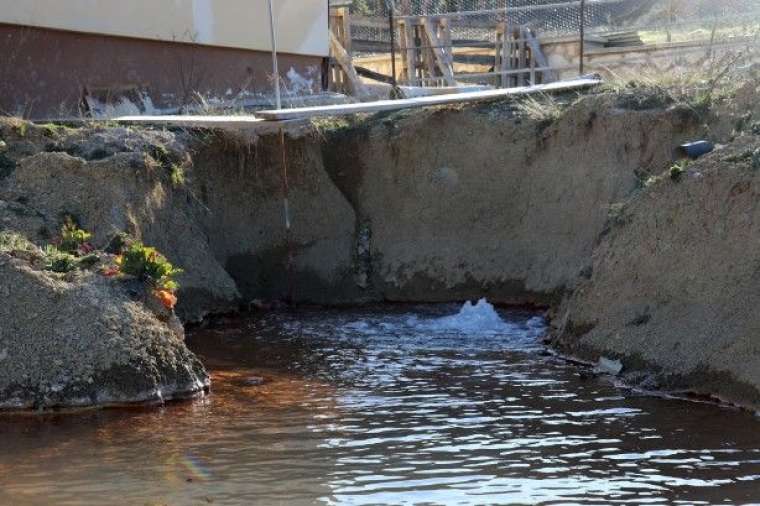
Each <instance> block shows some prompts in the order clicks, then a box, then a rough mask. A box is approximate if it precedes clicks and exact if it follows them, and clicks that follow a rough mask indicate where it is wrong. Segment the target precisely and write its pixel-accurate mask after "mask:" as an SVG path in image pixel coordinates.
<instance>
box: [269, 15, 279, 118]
mask: <svg viewBox="0 0 760 506" xmlns="http://www.w3.org/2000/svg"><path fill="white" fill-rule="evenodd" d="M268 2H269V33H270V35H271V37H272V73H273V74H274V76H273V78H274V100H275V104H276V106H277V110H280V109H282V102H281V101H280V70H279V69H278V67H277V27H276V25H275V23H274V9H272V0H268Z"/></svg>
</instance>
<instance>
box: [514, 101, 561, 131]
mask: <svg viewBox="0 0 760 506" xmlns="http://www.w3.org/2000/svg"><path fill="white" fill-rule="evenodd" d="M515 109H517V112H518V113H519V114H521V115H523V116H525V117H527V118H530V119H532V120H534V121H536V122H538V123H543V124H550V123H553V122H555V121H557V120H558V119H559V118H560V117H561V116H562V110H563V107H562V104H560V103H559V102H558V101H557V99H556V98H555V97H553V96H551V95H547V94H545V93H541V94H538V95H527V96H525V97H522V98H520V99H518V100H517V101H515Z"/></svg>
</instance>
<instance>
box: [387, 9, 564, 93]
mask: <svg viewBox="0 0 760 506" xmlns="http://www.w3.org/2000/svg"><path fill="white" fill-rule="evenodd" d="M461 14H462V13H460V15H461ZM455 19H458V18H456V17H455ZM451 27H452V25H451V19H450V18H448V17H446V16H441V15H436V16H403V17H400V18H399V19H398V20H397V30H398V33H399V41H400V54H401V80H402V81H403V82H404V83H405V84H408V85H410V86H456V85H457V80H458V79H460V80H462V81H467V80H473V79H481V80H489V81H491V83H492V84H493V85H495V86H496V87H499V88H510V87H515V86H528V85H534V84H543V83H549V82H551V81H553V80H554V75H553V72H552V69H551V68H550V67H549V65H548V63H547V60H546V58H545V56H544V54H543V53H542V51H541V44H540V42H539V41H538V39H537V38H536V35H535V33H534V32H533V30H531V29H530V28H528V27H526V26H517V27H510V26H508V25H507V24H506V23H504V22H502V23H499V24H498V25H496V27H495V28H496V44H495V47H494V46H493V45H491V46H490V47H492V48H493V53H492V54H493V55H494V56H493V59H492V61H493V68H492V69H490V70H489V71H488V72H481V73H456V71H455V69H454V62H455V48H456V47H484V48H487V47H488V44H487V43H486V45H485V46H484V45H483V44H482V43H478V44H474V45H473V44H472V43H469V44H468V43H464V44H455V43H453V42H452V38H451Z"/></svg>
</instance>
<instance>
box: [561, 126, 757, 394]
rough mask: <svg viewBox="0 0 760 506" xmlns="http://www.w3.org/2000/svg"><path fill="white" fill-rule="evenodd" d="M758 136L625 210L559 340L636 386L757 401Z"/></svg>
mask: <svg viewBox="0 0 760 506" xmlns="http://www.w3.org/2000/svg"><path fill="white" fill-rule="evenodd" d="M758 148H760V138H758V137H755V136H747V137H741V138H739V139H737V140H736V141H735V142H733V143H731V144H730V145H729V146H727V147H725V148H724V149H721V150H718V151H716V152H714V153H712V154H710V155H708V156H707V157H705V158H703V159H700V160H699V161H697V162H695V163H693V164H691V165H690V166H689V167H688V169H687V171H686V172H685V173H684V174H683V175H681V176H680V177H676V178H670V177H663V178H660V179H658V180H656V181H653V182H652V183H651V184H650V185H648V186H647V188H645V189H644V190H643V191H642V192H641V193H640V194H638V195H636V196H635V197H634V198H632V199H631V200H630V201H629V202H628V203H627V204H626V205H625V206H624V207H621V208H620V209H618V212H617V215H616V217H615V219H614V223H613V225H612V226H611V229H610V231H609V233H608V234H607V235H606V236H605V238H604V239H603V240H602V241H601V244H600V245H599V246H598V247H597V248H596V250H595V252H594V263H593V274H592V275H591V277H590V279H587V280H584V281H583V282H582V283H581V284H580V286H579V287H578V289H577V290H576V291H575V292H574V294H573V295H572V296H571V297H570V298H569V299H568V300H567V301H566V303H565V304H564V305H563V307H562V308H561V309H560V311H558V318H557V320H556V324H557V326H558V332H557V334H558V342H557V344H558V345H559V346H561V347H563V348H564V349H566V350H568V351H570V352H572V353H574V354H576V355H582V356H585V357H587V358H591V359H595V358H597V357H598V356H600V355H605V356H609V357H619V358H621V359H622V361H623V364H624V367H625V374H626V377H627V379H628V380H629V381H630V382H633V383H637V384H641V385H642V386H644V387H646V388H667V389H685V390H688V391H692V392H697V393H701V394H708V395H716V396H718V397H720V398H722V399H724V400H727V401H731V402H735V403H738V404H742V405H745V406H752V407H754V408H755V409H757V408H758V407H760V313H758V311H757V307H758V305H759V304H760V288H759V287H760V248H758V246H760V151H758Z"/></svg>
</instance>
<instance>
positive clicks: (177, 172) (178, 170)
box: [171, 163, 185, 188]
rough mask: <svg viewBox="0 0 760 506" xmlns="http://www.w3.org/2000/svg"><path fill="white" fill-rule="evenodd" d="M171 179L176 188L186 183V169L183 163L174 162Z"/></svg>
mask: <svg viewBox="0 0 760 506" xmlns="http://www.w3.org/2000/svg"><path fill="white" fill-rule="evenodd" d="M171 180H172V185H174V187H175V188H176V187H180V186H184V185H185V169H184V168H182V166H181V165H177V164H176V163H175V164H172V172H171Z"/></svg>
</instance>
